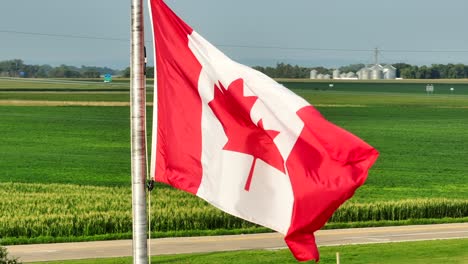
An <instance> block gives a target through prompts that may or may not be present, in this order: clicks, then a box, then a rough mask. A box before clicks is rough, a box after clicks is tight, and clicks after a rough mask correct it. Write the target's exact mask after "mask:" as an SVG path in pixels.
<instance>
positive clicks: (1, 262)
mask: <svg viewBox="0 0 468 264" xmlns="http://www.w3.org/2000/svg"><path fill="white" fill-rule="evenodd" d="M20 263H21V262H19V261H18V259H16V258H11V257H9V256H8V250H7V249H6V248H4V247H2V246H0V264H20Z"/></svg>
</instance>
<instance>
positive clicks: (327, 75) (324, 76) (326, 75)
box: [323, 74, 331, 80]
mask: <svg viewBox="0 0 468 264" xmlns="http://www.w3.org/2000/svg"><path fill="white" fill-rule="evenodd" d="M323 78H324V79H327V80H328V79H330V78H331V76H330V74H325V75H323Z"/></svg>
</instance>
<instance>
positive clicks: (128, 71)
mask: <svg viewBox="0 0 468 264" xmlns="http://www.w3.org/2000/svg"><path fill="white" fill-rule="evenodd" d="M122 77H125V78H130V67H127V68H125V69H124V70H123V71H122Z"/></svg>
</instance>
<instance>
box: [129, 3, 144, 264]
mask: <svg viewBox="0 0 468 264" xmlns="http://www.w3.org/2000/svg"><path fill="white" fill-rule="evenodd" d="M131 1H132V2H131V4H132V7H131V8H132V10H131V21H132V22H131V23H132V24H131V42H130V46H131V47H130V52H131V64H130V69H131V80H130V112H131V117H130V119H131V121H130V122H131V160H132V210H133V218H132V220H133V263H134V264H146V263H148V246H147V241H146V231H147V226H148V224H147V218H146V189H145V188H146V186H145V183H146V170H147V166H146V163H147V161H146V87H145V86H146V80H145V74H144V71H145V69H144V68H145V55H144V25H143V0H131Z"/></svg>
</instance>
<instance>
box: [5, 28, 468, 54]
mask: <svg viewBox="0 0 468 264" xmlns="http://www.w3.org/2000/svg"><path fill="white" fill-rule="evenodd" d="M0 33H7V34H17V35H31V36H42V37H60V38H71V39H88V40H108V41H119V42H129V41H130V40H129V38H110V37H96V36H85V35H71V34H56V33H41V32H26V31H16V30H4V29H0ZM152 42H153V41H146V43H152ZM216 46H218V47H226V48H245V49H276V50H303V51H324V52H326V51H334V52H372V51H374V49H338V48H336V49H335V48H333V49H332V48H313V47H282V46H260V45H258V46H257V45H235V44H216ZM379 50H380V51H382V52H388V53H468V50H438V49H433V50H416V49H401V50H398V49H379Z"/></svg>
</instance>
